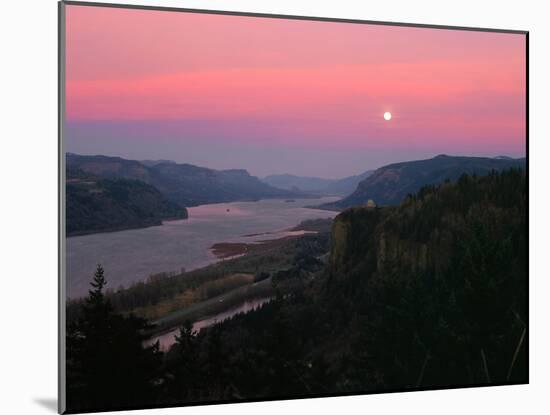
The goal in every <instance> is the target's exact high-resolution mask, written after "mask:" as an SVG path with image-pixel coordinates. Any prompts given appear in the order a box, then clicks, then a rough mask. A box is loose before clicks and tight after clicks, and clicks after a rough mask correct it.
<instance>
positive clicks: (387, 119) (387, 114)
mask: <svg viewBox="0 0 550 415" xmlns="http://www.w3.org/2000/svg"><path fill="white" fill-rule="evenodd" d="M384 119H385V120H386V121H389V120H391V112H385V113H384Z"/></svg>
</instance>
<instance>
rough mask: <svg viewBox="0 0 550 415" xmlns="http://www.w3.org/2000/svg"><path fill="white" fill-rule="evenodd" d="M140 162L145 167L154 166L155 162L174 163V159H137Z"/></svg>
mask: <svg viewBox="0 0 550 415" xmlns="http://www.w3.org/2000/svg"><path fill="white" fill-rule="evenodd" d="M139 162H140V163H141V164H143V165H145V166H147V167H151V166H156V165H157V164H161V163H173V164H176V162H175V161H172V160H140V161H139Z"/></svg>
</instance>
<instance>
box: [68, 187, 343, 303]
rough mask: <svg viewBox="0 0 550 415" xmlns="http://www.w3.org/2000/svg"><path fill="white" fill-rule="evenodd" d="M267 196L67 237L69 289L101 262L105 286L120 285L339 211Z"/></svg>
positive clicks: (80, 289)
mask: <svg viewBox="0 0 550 415" xmlns="http://www.w3.org/2000/svg"><path fill="white" fill-rule="evenodd" d="M335 200H337V198H335V197H325V198H320V199H296V200H292V201H285V200H281V199H265V200H260V201H257V202H232V203H217V204H211V205H201V206H196V207H192V208H188V211H189V218H188V219H186V220H175V221H167V222H164V223H163V224H162V225H161V226H152V227H149V228H141V229H130V230H125V231H119V232H108V233H97V234H92V235H82V236H73V237H70V238H67V244H66V246H67V252H66V261H67V294H68V297H70V298H75V297H79V296H84V295H86V294H87V292H88V289H89V283H90V281H91V279H92V276H93V273H94V271H95V268H96V266H97V264H98V263H100V264H102V265H103V268H104V269H105V277H106V279H107V281H108V285H107V288H111V289H117V288H119V287H128V286H129V285H130V284H132V283H134V282H138V281H143V280H145V279H146V278H147V277H148V276H149V275H151V274H155V273H159V272H170V271H176V272H179V271H180V270H181V269H182V268H185V269H186V270H192V269H196V268H200V267H203V266H206V265H209V264H212V263H214V262H216V261H218V258H217V257H216V256H215V255H214V254H213V253H212V251H211V249H210V248H211V246H212V245H213V244H215V243H218V242H257V241H261V240H267V239H277V238H281V237H284V236H287V235H289V234H290V233H289V228H292V227H293V226H296V225H297V224H299V223H300V222H301V221H303V220H306V219H321V218H331V217H334V216H335V215H336V214H337V213H336V212H331V211H326V210H319V209H310V208H305V207H304V206H306V205H316V204H320V203H326V202H331V201H335Z"/></svg>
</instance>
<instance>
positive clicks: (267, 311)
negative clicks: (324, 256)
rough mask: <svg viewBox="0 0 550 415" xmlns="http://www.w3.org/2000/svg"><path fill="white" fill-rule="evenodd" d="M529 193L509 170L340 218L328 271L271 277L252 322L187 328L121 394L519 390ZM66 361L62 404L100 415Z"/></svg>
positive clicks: (74, 355) (181, 397) (152, 398)
mask: <svg viewBox="0 0 550 415" xmlns="http://www.w3.org/2000/svg"><path fill="white" fill-rule="evenodd" d="M526 193H527V184H526V176H525V174H524V172H522V171H521V170H509V171H506V172H502V173H497V172H491V173H489V174H488V175H487V176H484V177H477V176H468V175H463V176H461V177H460V178H459V180H458V181H457V182H456V183H451V182H447V183H443V184H441V185H438V186H428V187H424V188H422V189H421V190H420V191H419V192H417V193H416V194H415V195H411V196H409V197H407V198H406V199H405V200H404V201H403V203H401V204H400V205H399V206H395V207H382V208H377V207H374V208H372V207H357V208H352V209H349V210H346V211H345V212H343V213H342V214H340V215H339V216H337V218H336V219H335V221H334V224H333V228H332V248H331V254H330V259H329V262H328V264H327V265H325V266H321V267H320V268H319V265H316V268H313V269H314V270H315V269H316V271H310V272H304V271H303V269H302V268H304V267H307V264H308V263H310V262H311V260H309V259H307V258H302V259H300V261H296V265H295V266H294V267H292V268H290V269H289V270H288V271H287V272H285V273H284V274H280V275H279V274H278V275H274V276H273V284H274V290H275V292H276V293H277V294H276V297H275V299H274V300H272V301H271V303H269V304H267V305H264V306H263V307H262V308H261V309H260V310H258V311H255V312H251V313H249V314H246V315H241V316H237V317H235V318H233V319H232V320H230V321H227V322H224V323H221V324H218V325H215V326H213V327H211V328H209V329H207V330H202V331H201V332H200V333H199V334H198V335H197V334H196V333H193V332H192V330H191V326H190V325H184V327H182V329H181V332H180V335H179V336H178V338H177V342H176V344H175V345H174V347H172V349H171V350H170V351H169V352H168V353H167V354H165V355H164V356H163V357H162V361H163V363H162V364H159V366H156V368H155V367H150V368H149V369H147V370H148V371H147V374H146V375H140V376H142V377H141V378H140V379H143V382H142V383H140V384H139V385H136V384H135V382H136V381H135V379H134V380H133V383H132V382H129V384H131V385H133V387H139V388H144V389H143V390H144V391H145V392H144V393H143V394H142V396H143V397H144V399H145V400H146V403H147V404H155V403H159V402H162V403H163V404H177V403H189V402H198V401H219V400H242V399H262V398H268V397H269V398H274V397H283V396H284V397H292V396H301V397H304V396H315V395H323V394H327V393H330V394H339V393H350V392H368V391H383V390H395V389H414V388H429V387H449V386H458V385H487V384H494V383H522V382H526V381H527V370H528V367H527V345H526V342H527V338H526V333H527V259H528V256H527V195H526ZM92 300H93V299H90V300H89V301H92ZM88 313H91V312H88ZM84 316H85V317H84V320H83V321H81V322H80V323H77V324H76V325H75V326H74V327H73V328H72V329H71V331H70V333H72V334H71V335H72V336H76V338H77V339H79V338H80V337H79V333H82V332H83V331H82V330H79V329H78V328H79V327H80V326H82V325H84V327H89V326H88V325H86V324H87V323H86V321H87V320H86V319H89V320H93V316H91V315H87V314H86V313H85V314H84ZM121 324H122V323H121ZM128 324H131V321H129V323H128ZM132 324H133V323H132ZM90 335H91V334H90ZM113 336H115V334H113ZM92 337H93V338H94V339H97V338H98V337H97V336H92ZM107 337H108V336H107ZM107 337H100V338H101V341H102V342H115V343H116V342H117V341H118V340H117V337H113V338H107ZM133 347H134V346H133ZM116 350H117V353H119V352H120V349H118V348H117V349H116ZM147 350H149V349H147ZM106 353H107V354H108V352H106ZM147 353H152V355H151V357H150V358H151V359H152V358H153V356H154V358H155V359H158V358H159V353H160V352H159V351H158V350H153V351H150V350H149V352H147ZM134 354H135V353H134ZM69 357H70V362H71V364H72V366H71V367H72V368H76V369H74V370H76V371H77V372H76V373H73V374H72V375H73V376H76V377H77V378H78V379H83V381H82V382H83V383H80V384H79V385H80V387H81V389H79V390H78V391H77V392H78V394H77V392H75V395H74V396H79V397H82V400H79V401H73V404H74V405H76V407H79V408H90V407H92V408H94V407H95V408H98V407H99V408H101V406H102V402H103V406H105V401H102V400H101V394H99V395H98V393H97V391H96V390H92V391H90V393H87V392H86V387H83V386H82V385H86V382H89V383H88V384H89V385H91V386H89V388H92V389H93V388H94V387H95V386H93V383H90V382H91V381H88V380H87V379H86V377H85V376H86V374H85V373H84V375H82V374H81V373H79V372H78V368H79V367H89V362H87V361H86V359H87V357H86V355H82V354H79V352H78V349H76V350H71V349H70V350H69ZM82 359H84V361H82ZM125 364H127V365H130V366H131V362H128V361H126V360H125ZM137 364H138V361H137V360H136V365H137ZM79 365H80V366H79ZM101 367H102V368H103V370H104V371H105V373H104V374H102V377H101V378H102V379H105V378H109V370H110V369H109V366H108V365H103V366H101ZM79 376H84V378H83V377H79ZM128 376H131V374H128ZM117 379H118V380H117V383H118V384H121V385H124V384H125V382H124V379H120V378H117ZM92 380H93V379H92ZM92 392H93V393H92ZM106 394H107V395H108V391H106ZM69 396H71V391H69ZM91 396H93V397H96V398H95V399H96V400H95V401H94V400H90V398H88V397H91ZM98 396H99V397H98ZM109 396H110V395H109ZM121 396H125V395H124V394H122V395H121ZM105 399H107V398H105ZM112 399H117V398H116V397H115V398H112ZM133 402H134V401H132V400H126V401H124V400H123V399H122V398H121V400H119V401H115V402H114V403H115V404H117V403H118V405H119V406H121V407H128V406H132V404H134V403H133ZM109 404H110V405H113V402H109ZM140 404H143V402H140ZM134 405H137V404H134Z"/></svg>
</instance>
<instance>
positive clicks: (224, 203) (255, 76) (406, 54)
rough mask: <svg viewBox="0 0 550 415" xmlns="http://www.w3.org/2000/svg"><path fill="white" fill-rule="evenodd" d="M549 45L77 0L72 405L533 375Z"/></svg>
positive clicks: (66, 144) (69, 188) (128, 405)
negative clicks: (531, 106) (533, 147)
mask: <svg viewBox="0 0 550 415" xmlns="http://www.w3.org/2000/svg"><path fill="white" fill-rule="evenodd" d="M527 54H528V33H527V32H519V31H506V30H491V29H471V28H456V27H444V26H427V25H411V24H393V23H383V22H366V21H357V20H338V19H328V18H326V19H325V18H308V17H296V16H275V15H273V16H270V15H259V14H247V13H228V12H217V11H206V10H185V9H169V8H153V7H137V6H116V5H101V4H86V3H78V2H62V3H60V151H61V154H60V169H61V170H60V178H61V182H60V189H61V190H60V223H61V226H60V274H61V275H60V301H61V304H60V336H61V338H60V412H70V413H75V412H94V411H104V410H122V409H139V408H155V407H167V406H185V405H196V404H211V403H228V402H245V401H261V400H274V399H293V398H308V397H324V396H340V395H350V394H365V393H380V392H390V391H415V390H426V389H442V388H456V387H471V386H487V385H504V384H521V383H527V382H528V347H527V340H528V234H527V223H528V216H527V212H528V209H527V206H528V199H527V188H528V182H527V147H528V146H527V140H528V136H527V115H528V113H527V101H526V97H527V70H526V69H527Z"/></svg>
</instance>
